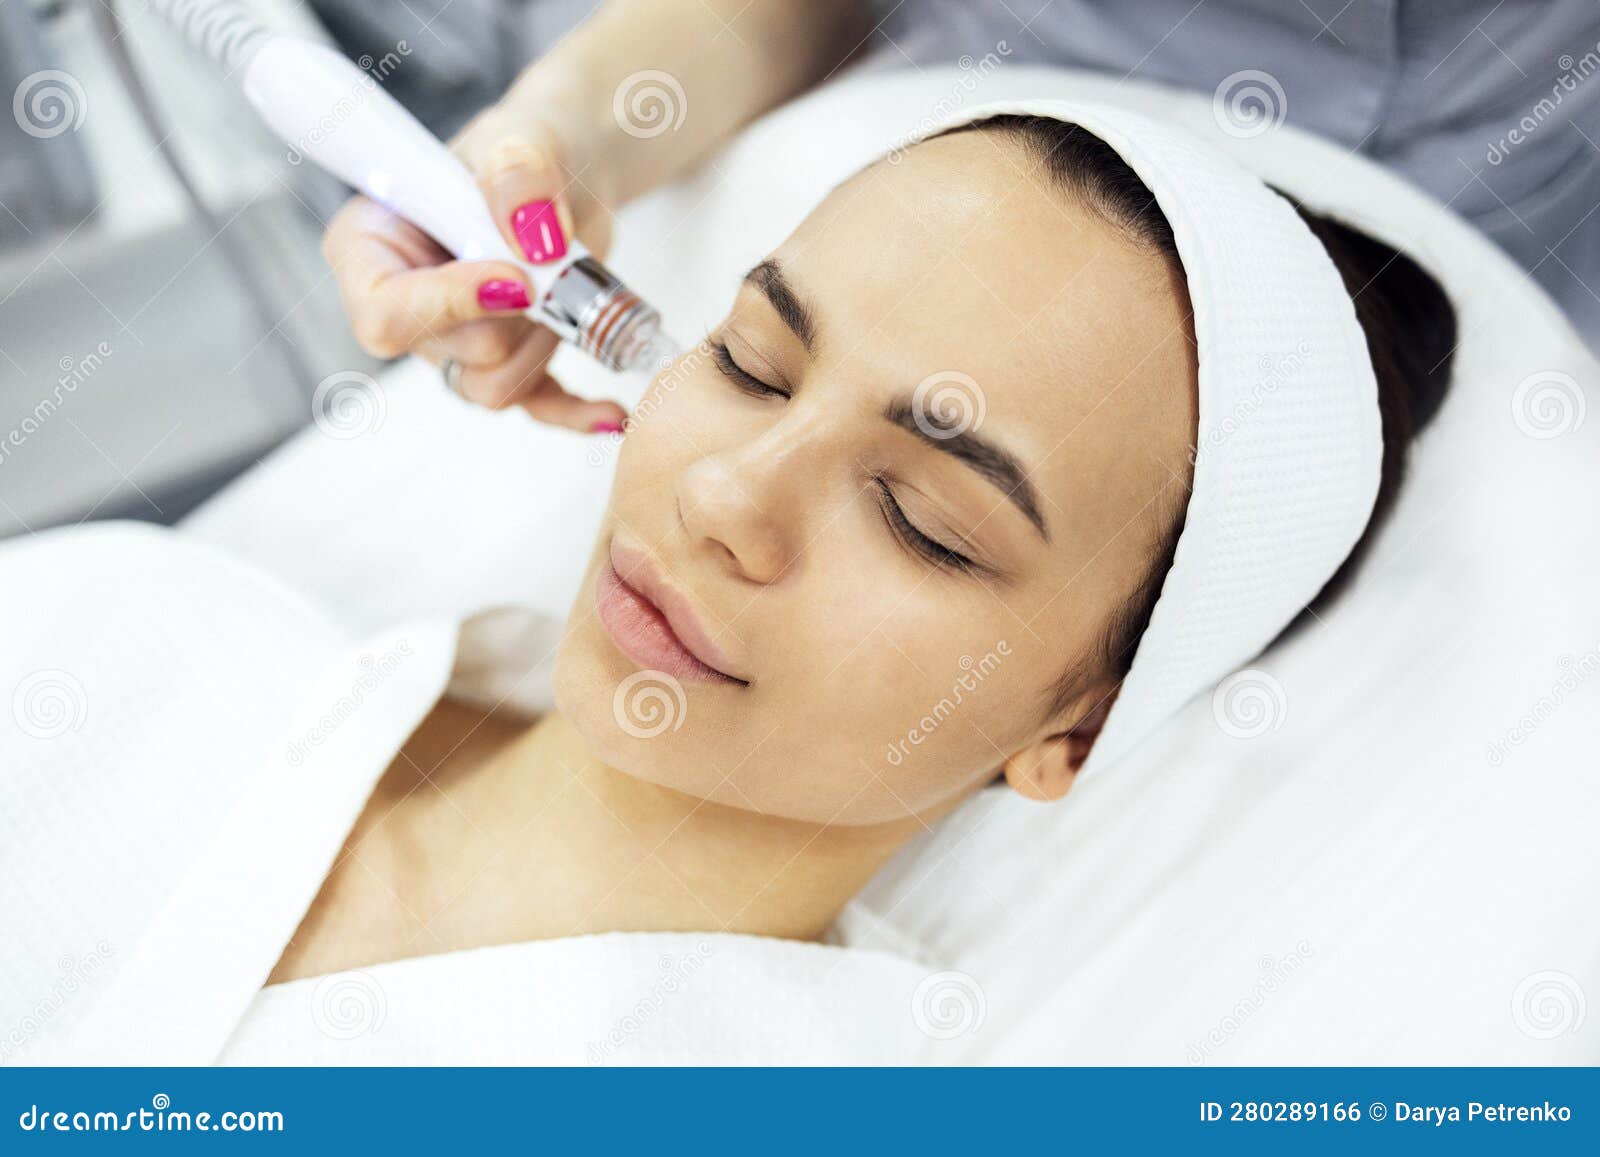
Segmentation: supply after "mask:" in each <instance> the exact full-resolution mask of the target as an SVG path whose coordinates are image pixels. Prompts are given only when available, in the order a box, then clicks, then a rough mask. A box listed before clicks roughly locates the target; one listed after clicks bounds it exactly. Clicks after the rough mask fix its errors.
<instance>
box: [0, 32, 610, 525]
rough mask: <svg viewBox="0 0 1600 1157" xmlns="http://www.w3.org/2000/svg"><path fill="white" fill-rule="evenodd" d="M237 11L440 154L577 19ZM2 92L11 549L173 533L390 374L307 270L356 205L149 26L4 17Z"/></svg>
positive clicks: (210, 72)
mask: <svg viewBox="0 0 1600 1157" xmlns="http://www.w3.org/2000/svg"><path fill="white" fill-rule="evenodd" d="M108 3H109V0H108ZM247 6H248V7H249V9H250V11H251V12H252V13H253V14H255V15H258V16H259V17H260V18H261V19H262V20H263V21H264V22H265V23H267V24H269V25H270V26H272V27H274V28H279V29H282V30H284V31H290V32H296V33H299V34H300V35H310V36H316V37H322V38H325V39H331V40H332V41H333V42H334V43H335V44H336V45H337V46H338V47H339V48H341V49H342V50H343V51H344V52H345V53H346V54H347V55H349V56H350V57H351V58H352V59H354V60H356V61H357V63H358V64H360V65H361V66H362V67H363V68H365V69H366V70H367V71H368V73H369V74H370V75H372V76H374V77H375V78H376V79H378V80H379V81H380V83H382V84H383V85H384V86H385V88H386V89H387V90H388V91H389V92H391V93H392V94H393V95H395V96H396V97H397V98H398V99H399V100H400V101H401V102H402V103H403V104H405V105H407V107H409V108H410V109H411V110H412V111H413V112H414V113H416V114H417V115H418V116H419V117H420V118H421V119H423V120H424V121H425V122H426V123H427V124H428V125H429V127H430V128H432V129H433V130H434V131H435V132H436V133H439V134H441V135H446V136H448V135H449V134H451V133H453V132H454V131H455V130H456V129H457V128H459V126H460V125H461V124H462V123H464V122H465V121H466V120H467V119H468V118H469V117H470V116H471V115H472V114H473V113H475V112H476V111H477V110H478V109H479V108H481V107H483V106H484V105H485V104H488V103H490V102H491V101H492V100H494V99H495V98H496V97H497V96H498V95H499V94H500V93H501V92H503V91H504V89H505V87H506V86H507V85H508V84H509V83H510V81H511V78H512V77H513V76H514V75H515V74H516V73H517V72H518V71H519V70H520V69H521V68H522V66H523V65H524V64H525V63H526V62H527V61H528V60H530V59H532V58H533V57H534V56H536V55H537V54H538V53H539V51H541V49H542V47H543V46H547V45H548V44H549V43H550V42H551V41H553V40H554V39H555V38H556V37H558V36H560V35H561V34H563V33H564V32H565V31H566V30H567V29H569V28H570V27H571V26H572V25H574V24H575V23H577V22H578V21H579V20H581V19H582V18H583V16H585V15H586V14H587V12H588V6H587V5H584V4H581V3H577V2H569V0H554V2H544V3H516V2H513V0H430V2H426V3H417V4H390V3H378V2H376V0H371V2H360V0H318V2H316V3H313V4H311V5H309V6H307V5H302V4H299V3H296V2H294V0H248V4H247ZM0 94H10V95H11V97H12V99H11V113H12V115H11V116H10V117H0V537H3V536H8V535H14V534H20V533H25V532H27V531H30V530H40V529H43V528H44V527H47V526H51V525H57V524H60V523H71V522H77V521H80V520H83V519H86V518H110V517H124V518H140V519H148V520H152V521H160V522H171V521H174V520H176V519H177V518H179V517H181V516H182V515H183V514H184V513H185V512H187V511H188V510H190V509H192V508H193V507H194V506H195V505H196V504H198V503H199V502H200V501H202V500H204V499H205V498H206V497H207V496H208V495H210V494H212V493H214V492H215V491H216V489H217V488H219V487H220V486H221V485H223V484H225V483H226V482H227V481H228V480H230V479H231V478H233V477H234V476H236V475H237V474H238V473H239V472H241V471H242V470H244V469H247V468H248V467H249V466H251V465H252V464H254V463H255V462H256V461H257V460H258V459H259V458H260V457H261V456H262V455H264V454H265V453H266V452H267V451H269V450H270V449H271V448H272V447H274V446H276V445H277V444H278V443H279V442H281V441H282V440H283V439H284V438H286V437H287V436H289V435H290V434H292V433H293V432H294V431H296V430H298V429H299V428H300V427H302V426H303V425H305V424H306V423H307V422H309V421H310V420H311V419H312V402H311V398H312V394H313V392H314V389H315V387H316V385H317V383H318V382H319V381H321V380H325V379H326V378H327V377H328V376H330V375H334V374H350V373H358V374H371V373H375V372H376V371H377V370H378V369H379V368H380V366H379V365H378V364H377V363H375V362H373V360H372V359H371V358H369V357H367V356H366V355H365V354H363V353H362V352H361V351H360V350H359V349H358V348H357V347H356V345H355V343H354V341H353V339H352V338H351V337H350V336H349V333H348V330H347V327H346V324H345V321H344V315H343V311H342V309H341V308H340V305H339V301H338V294H337V291H336V288H335V286H334V283H333V280H332V277H331V275H330V273H329V271H328V269H327V267H326V265H325V264H324V262H323V261H322V258H321V256H320V253H319V249H318V247H319V243H320V239H321V234H322V231H323V227H324V223H325V222H326V220H327V219H328V217H329V215H330V214H331V213H332V212H333V210H334V209H335V208H336V207H337V206H338V204H339V203H340V202H341V201H342V200H343V199H344V197H345V195H346V191H345V190H344V189H342V188H341V187H339V186H338V185H337V184H336V183H335V182H333V181H331V180H330V179H328V178H326V177H324V176H323V175H322V174H321V173H319V172H316V171H315V170H314V169H313V168H312V166H309V165H303V164H297V163H295V160H297V158H295V159H291V157H290V156H289V155H288V150H287V149H285V148H284V147H283V146H282V145H281V144H279V143H278V142H277V141H276V140H274V139H273V138H271V137H270V136H269V135H268V134H267V133H266V132H265V130H263V129H262V128H261V127H260V126H259V125H258V123H257V120H256V117H255V114H254V113H253V111H252V110H251V109H250V108H249V107H248V105H246V104H245V103H244V100H243V98H242V97H241V96H240V95H239V94H238V92H237V91H236V85H235V84H233V83H232V82H231V81H229V80H228V79H227V78H226V77H225V76H223V75H222V74H221V73H220V72H219V71H218V70H217V69H216V67H215V65H214V64H212V63H211V62H209V61H207V60H204V59H203V58H201V57H200V56H199V55H198V54H196V53H194V52H193V50H192V49H190V48H189V47H188V46H187V45H186V44H184V43H183V42H182V41H181V40H180V38H179V37H178V36H177V35H175V34H174V33H172V32H171V30H170V29H169V28H167V27H166V26H165V24H164V23H163V22H162V21H161V20H160V19H158V18H157V17H155V16H153V15H152V14H150V13H147V12H146V11H145V6H144V5H143V4H141V3H137V2H128V0H124V2H123V3H120V4H110V5H109V6H108V5H107V4H102V3H101V2H100V0H78V2H68V0H56V2H43V0H11V2H10V3H6V4H0Z"/></svg>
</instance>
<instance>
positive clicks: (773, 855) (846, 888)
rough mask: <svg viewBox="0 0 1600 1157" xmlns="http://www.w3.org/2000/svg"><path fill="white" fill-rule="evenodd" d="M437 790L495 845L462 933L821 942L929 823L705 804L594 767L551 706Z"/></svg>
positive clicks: (465, 899)
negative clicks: (872, 821) (846, 823)
mask: <svg viewBox="0 0 1600 1157" xmlns="http://www.w3.org/2000/svg"><path fill="white" fill-rule="evenodd" d="M441 786H442V787H443V790H444V795H445V796H448V797H451V798H450V799H449V800H447V801H443V802H445V803H446V804H447V806H449V807H452V808H456V809H458V810H460V811H461V812H463V813H464V814H472V815H477V816H482V817H487V825H488V826H487V829H483V830H480V833H479V835H478V837H477V838H479V839H480V841H481V840H482V838H483V837H484V836H488V837H489V839H490V841H491V842H492V844H493V846H494V847H496V848H498V849H500V851H499V853H498V854H497V855H496V857H495V860H494V862H493V863H491V865H490V866H489V867H488V868H486V869H485V870H484V874H485V875H486V876H489V877H490V878H489V880H488V881H487V883H488V884H489V886H488V887H479V888H475V889H473V890H472V891H471V892H470V893H469V894H464V895H463V897H462V901H463V902H464V903H466V904H469V905H471V906H472V909H476V911H472V910H471V909H469V912H465V913H461V915H462V917H463V918H464V919H466V920H467V926H466V928H464V933H465V934H466V935H467V936H468V937H469V938H470V937H481V936H482V935H483V934H484V929H486V928H490V929H492V928H504V929H505V931H506V932H508V933H511V934H512V935H511V936H510V937H509V938H523V937H530V936H534V937H536V936H567V935H578V934H582V933H590V932H604V931H713V932H736V933H748V934H752V935H761V936H778V937H784V938H789V939H802V940H805V939H816V938H818V937H820V936H821V935H822V934H823V933H824V932H825V931H826V930H827V928H828V926H829V925H830V924H831V923H832V921H833V920H834V918H835V917H836V916H837V915H838V913H839V910H840V909H841V908H843V907H844V905H845V903H846V902H848V901H849V899H850V898H851V897H852V896H854V895H855V894H856V893H857V892H858V891H860V889H861V888H862V887H863V886H864V885H865V884H866V882H867V881H868V880H869V879H870V878H871V877H872V875H873V874H874V873H875V872H876V871H877V870H878V869H879V868H880V867H881V866H882V865H883V864H884V862H885V861H887V860H888V859H889V858H890V857H891V856H892V855H894V853H895V852H896V851H898V850H899V849H900V848H901V847H903V846H904V845H905V843H906V842H907V841H908V840H910V839H911V838H912V837H913V836H915V835H917V834H919V833H920V832H921V831H923V830H924V825H923V822H922V821H921V820H920V819H917V818H915V817H907V818H906V819H905V820H903V821H897V822H895V823H892V824H878V825H872V826H865V827H835V826H829V825H825V824H816V823H805V822H800V821H795V820H787V819H781V818H776V817H772V816H767V815H762V814H759V813H757V812H753V811H745V810H742V809H739V808H733V807H727V806H724V805H720V804H712V803H707V802H706V801H704V800H700V799H696V798H693V797H691V796H687V795H683V794H681V793H679V792H676V791H672V790H671V789H668V788H664V787H660V786H658V785H655V784H651V783H647V782H645V781H644V780H641V779H638V778H636V777H634V776H631V775H627V774H625V773H623V772H620V771H618V770H617V769H615V768H613V767H609V766H607V765H606V764H604V763H602V762H600V761H599V760H597V759H595V758H594V757H593V755H592V754H591V753H590V751H589V749H588V746H587V744H585V743H584V741H583V738H582V737H581V736H580V735H579V734H578V733H577V732H576V731H575V730H574V729H573V728H572V727H571V726H570V724H568V723H567V721H566V720H565V719H564V718H562V717H561V716H560V715H558V714H553V715H550V716H547V717H546V718H545V719H544V720H542V721H541V722H540V723H539V724H538V725H536V726H534V727H531V728H528V729H526V730H525V731H522V732H520V733H517V734H515V735H514V736H512V737H510V738H509V739H508V740H507V742H505V743H504V744H503V745H502V746H501V747H500V748H499V749H498V750H497V751H496V752H495V754H494V755H493V756H492V757H491V758H490V759H488V760H486V761H484V762H482V763H480V764H479V765H478V766H477V767H475V768H474V769H473V770H472V772H471V774H470V775H469V776H465V777H463V778H462V779H461V781H460V782H458V783H457V784H454V785H451V784H444V785H441ZM441 800H443V797H441ZM429 806H430V807H432V806H437V805H429ZM469 838H472V837H467V836H463V839H469ZM529 895H537V896H539V897H541V900H540V903H539V904H538V905H537V907H538V908H539V909H540V910H539V911H538V912H537V913H535V914H529V913H527V912H526V909H527V908H528V907H529V905H527V902H526V898H527V897H528V896H529ZM486 905H487V906H488V907H487V908H485V906H486ZM496 907H498V908H499V909H500V911H498V912H497V911H494V910H492V909H494V908H496ZM511 907H515V908H518V909H521V911H519V912H515V913H513V912H510V911H507V910H506V909H508V908H511ZM469 929H470V930H469ZM494 938H495V939H500V938H501V937H500V936H495V937H494Z"/></svg>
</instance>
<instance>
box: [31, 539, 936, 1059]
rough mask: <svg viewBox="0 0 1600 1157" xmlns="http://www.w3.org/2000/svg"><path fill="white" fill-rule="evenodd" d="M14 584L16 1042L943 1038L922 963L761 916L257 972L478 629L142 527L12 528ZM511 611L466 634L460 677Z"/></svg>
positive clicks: (501, 1055)
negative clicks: (371, 610)
mask: <svg viewBox="0 0 1600 1157" xmlns="http://www.w3.org/2000/svg"><path fill="white" fill-rule="evenodd" d="M0 598H3V600H4V605H5V607H6V608H7V611H8V617H9V618H10V619H11V621H10V622H8V624H7V628H8V629H7V632H6V642H7V648H8V650H7V655H6V660H5V668H4V685H5V686H7V687H16V688H17V690H18V693H17V695H16V696H15V697H14V701H13V703H12V716H13V717H12V719H11V723H12V724H13V726H11V727H8V728H6V729H5V730H4V731H3V732H0V766H3V768H4V774H3V775H0V817H4V825H5V839H4V841H3V843H0V880H3V881H4V900H3V903H0V922H3V927H4V929H5V932H6V948H5V953H4V960H3V961H0V982H3V983H0V1060H4V1061H18V1062H23V1063H59V1062H70V1063H83V1064H90V1063H98V1064H209V1063H213V1062H220V1063H225V1064H273V1063H368V1064H388V1063H424V1062H429V1063H547V1062H548V1063H566V1064H605V1063H619V1064H640V1063H651V1062H655V1061H663V1060H672V1061H675V1062H702V1063H736V1062H755V1061H799V1062H806V1061H838V1062H865V1061H889V1060H904V1059H908V1058H910V1057H912V1056H914V1055H915V1050H916V1046H917V1042H918V1040H922V1041H926V1039H927V1038H926V1037H922V1036H921V1035H920V1034H918V1033H917V1032H916V1030H915V1027H914V1025H913V1023H912V1021H911V1020H910V1018H909V1017H906V1016H905V1015H904V1010H905V1008H906V1007H907V1006H908V1002H909V1000H910V996H911V993H912V991H913V990H914V989H915V987H916V985H917V983H918V982H919V981H920V980H921V979H922V978H923V976H924V975H925V974H926V969H923V968H921V967H919V966H917V965H915V964H913V963H912V962H910V961H909V960H906V959H903V958H897V957H894V956H892V955H889V954H886V953H883V952H878V951H874V950H865V949H864V950H850V949H844V948H840V947H831V946H825V945H814V944H799V943H790V942H784V941H778V940H768V939H760V938H755V937H747V936H730V935H709V934H708V935H703V936H701V935H676V934H673V935H658V934H612V935H603V936H585V937H577V938H573V939H567V940H559V941H548V942H536V943H527V944H516V945H509V946H503V947H492V948H482V949H477V950H473V951H467V952H454V953H448V954H442V955H436V956H430V957H425V958H419V959H409V960H401V961H396V962H392V963H387V964H382V965H378V966H375V967H372V968H366V969H361V970H359V971H354V972H346V973H339V974H335V975H334V976H331V977H326V978H313V979H308V980H302V981H296V982H292V983H289V984H284V985H275V986H273V987H271V988H268V989H265V990H263V989H262V987H261V986H262V984H263V982H264V981H265V979H266V977H267V975H268V973H269V972H270V971H271V969H272V967H273V965H274V964H275V962H276V961H277V959H278V957H279V955H280V954H281V953H282V951H283V948H284V946H285V945H286V944H287V942H288V940H289V937H290V936H291V935H292V934H293V932H294V930H295V928H296V927H297V926H298V924H299V921H300V919H301V917H302V916H303V914H304V912H305V910H306V908H307V906H308V905H309V903H310V902H311V899H312V898H313V897H314V896H315V895H316V893H317V890H318V889H319V887H320V886H321V884H322V881H323V879H324V877H325V876H326V874H327V872H328V870H329V869H330V867H331V866H332V864H333V862H334V860H335V858H336V856H337V855H338V853H339V850H340V848H341V846H342V844H343V841H344V838H345V836H346V834H347V832H348V831H349V828H350V826H351V824H352V823H353V822H354V820H355V818H356V816H357V815H358V814H359V813H360V811H361V808H362V806H363V804H364V802H365V800H366V798H367V796H368V794H369V793H370V791H371V790H372V787H373V785H374V783H375V782H376V780H377V779H378V777H379V776H380V775H381V774H382V772H383V770H384V769H385V768H386V767H387V766H388V764H389V762H390V761H391V760H392V759H393V757H394V755H395V752H396V751H397V750H398V749H399V747H400V746H401V744H402V743H403V742H404V741H405V739H406V737H407V736H408V735H409V734H410V732H411V731H412V730H413V729H414V728H415V727H416V726H417V724H418V723H420V722H421V720H422V719H423V717H424V716H425V715H426V714H427V712H428V711H429V709H430V708H431V707H432V706H433V704H434V703H435V702H436V701H437V700H438V698H439V696H440V695H441V694H442V693H443V691H444V690H445V688H446V685H447V683H448V682H449V679H450V676H451V671H452V665H453V662H454V661H455V660H456V658H457V640H458V624H457V623H456V622H453V621H451V620H448V619H417V620H413V621H409V622H406V623H403V624H400V625H398V626H396V627H392V628H389V629H386V630H382V631H378V632H376V633H372V634H369V635H366V636H365V637H362V638H351V637H349V636H348V635H347V634H346V633H345V632H344V631H342V630H341V629H340V628H339V627H338V626H337V625H336V624H334V622H333V621H332V620H331V619H329V618H328V617H327V616H326V615H325V614H324V613H322V612H321V611H320V610H319V609H318V608H316V607H315V606H313V605H311V604H310V603H308V602H307V601H306V600H305V599H303V598H302V597H300V596H299V595H296V594H295V593H294V592H292V591H290V590H289V589H288V588H287V587H285V586H283V585H282V584H280V583H279V582H278V581H277V580H275V579H273V578H271V577H270V576H268V575H266V574H264V573H263V572H260V571H258V570H255V569H253V568H252V567H250V566H249V565H247V564H244V563H242V562H240V561H239V560H238V559H236V558H234V557H231V556H229V555H227V554H225V553H223V552H220V551H217V550H215V549H213V548H210V547H207V546H204V545H201V544H198V543H196V542H194V541H193V540H191V539H189V538H186V537H184V536H182V535H180V534H178V533H176V532H173V531H168V530H161V529H155V528H150V527H144V526H138V525H133V524H102V525H96V526H90V527H87V528H82V529H76V530H67V531H58V532H48V533H45V534H41V535H38V536H35V537H34V538H32V539H30V540H27V541H21V542H14V543H10V544H6V545H5V546H4V547H3V548H0ZM495 618H496V619H497V620H498V625H499V627H500V628H502V630H501V631H499V632H486V631H485V630H483V629H482V628H481V627H479V628H470V629H468V630H467V631H465V632H459V634H460V635H461V637H462V638H463V639H464V640H466V641H467V644H468V645H467V647H466V653H465V654H464V656H463V660H464V661H463V664H462V666H463V668H464V670H465V671H466V672H468V673H469V674H470V671H471V669H472V667H473V662H472V654H473V651H472V647H471V645H470V641H471V639H472V638H474V637H475V636H476V637H480V638H481V637H484V636H485V635H486V634H496V635H497V637H501V638H503V637H504V632H503V628H505V626H506V618H507V616H505V615H504V614H501V615H498V616H495ZM525 625H527V626H528V627H529V629H530V630H531V631H532V632H533V633H537V631H538V630H539V629H540V627H541V626H544V627H546V628H548V627H549V626H551V624H550V623H549V621H548V620H546V619H543V618H542V617H540V616H537V615H533V614H531V613H530V614H529V615H528V616H527V617H526V623H525ZM554 638H555V635H554V634H551V635H550V641H552V642H553V640H554ZM522 641H523V642H527V641H528V639H527V637H526V636H525V637H524V638H523V640H522ZM528 653H529V654H536V652H528ZM546 653H548V649H547V650H546ZM535 666H536V667H538V668H540V669H541V670H542V668H543V667H544V666H547V664H535ZM467 682H469V683H470V679H468V680H467ZM536 682H537V680H536Z"/></svg>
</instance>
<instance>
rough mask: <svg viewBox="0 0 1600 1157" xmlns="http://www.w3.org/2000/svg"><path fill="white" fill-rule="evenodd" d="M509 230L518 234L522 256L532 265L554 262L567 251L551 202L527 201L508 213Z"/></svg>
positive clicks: (553, 204) (559, 223) (553, 205)
mask: <svg viewBox="0 0 1600 1157" xmlns="http://www.w3.org/2000/svg"><path fill="white" fill-rule="evenodd" d="M511 231H512V232H513V233H515V234H516V235H517V243H518V244H519V245H521V246H522V253H523V256H525V257H527V259H528V260H529V261H531V262H533V263H534V264H535V265H543V264H544V263H545V262H547V261H554V260H555V259H556V258H558V257H560V256H562V255H563V254H565V253H566V251H567V239H566V237H565V235H563V234H562V232H561V221H560V219H559V218H557V217H556V207H555V203H554V202H553V201H529V202H528V203H527V204H526V205H522V206H520V207H518V208H517V209H516V210H514V211H513V212H512V214H511Z"/></svg>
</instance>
